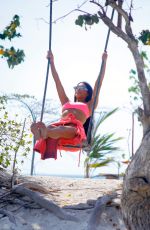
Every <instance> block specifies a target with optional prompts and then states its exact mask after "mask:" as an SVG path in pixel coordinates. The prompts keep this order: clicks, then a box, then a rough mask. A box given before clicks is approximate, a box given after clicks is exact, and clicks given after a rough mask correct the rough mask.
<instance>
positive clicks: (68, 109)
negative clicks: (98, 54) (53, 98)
mask: <svg viewBox="0 0 150 230" xmlns="http://www.w3.org/2000/svg"><path fill="white" fill-rule="evenodd" d="M47 58H49V59H50V66H51V72H52V76H53V79H54V81H55V84H56V89H57V92H58V96H59V99H60V102H61V105H62V116H61V118H60V120H59V121H58V122H56V123H53V124H51V125H49V126H46V125H45V124H44V123H43V122H36V123H33V124H32V125H31V132H32V133H33V135H34V137H35V140H40V139H43V140H45V139H47V138H52V139H57V140H58V143H59V146H63V145H65V144H69V145H78V144H81V142H82V141H84V140H86V134H85V130H84V127H83V124H84V123H85V122H86V120H87V118H89V117H90V116H91V113H92V105H93V102H94V98H95V97H96V103H95V108H96V107H97V105H98V98H99V93H100V87H101V84H102V81H103V78H104V73H105V67H106V59H107V53H106V52H104V53H103V55H102V60H103V63H104V65H103V70H102V76H101V80H100V87H99V89H98V92H96V89H97V83H98V79H97V80H96V82H95V86H94V89H93V90H92V87H91V86H90V85H89V84H88V83H86V82H80V83H78V84H77V86H76V87H74V89H75V94H74V102H71V101H70V100H69V98H68V97H67V95H66V93H65V90H64V87H63V85H62V83H61V81H60V78H59V76H58V73H57V71H56V68H55V64H54V57H53V54H52V52H50V51H48V54H47Z"/></svg>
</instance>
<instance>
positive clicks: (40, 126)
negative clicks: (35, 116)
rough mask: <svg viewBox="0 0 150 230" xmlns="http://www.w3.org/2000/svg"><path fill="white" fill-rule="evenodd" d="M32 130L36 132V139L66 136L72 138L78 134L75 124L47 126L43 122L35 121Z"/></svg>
mask: <svg viewBox="0 0 150 230" xmlns="http://www.w3.org/2000/svg"><path fill="white" fill-rule="evenodd" d="M31 132H32V133H33V134H34V137H35V140H39V139H40V138H43V139H46V138H48V137H51V138H53V139H59V138H61V137H62V138H66V139H71V138H74V137H75V135H76V127H74V126H63V125H60V126H53V125H50V126H48V127H46V126H45V124H44V123H43V122H37V123H33V124H32V125H31Z"/></svg>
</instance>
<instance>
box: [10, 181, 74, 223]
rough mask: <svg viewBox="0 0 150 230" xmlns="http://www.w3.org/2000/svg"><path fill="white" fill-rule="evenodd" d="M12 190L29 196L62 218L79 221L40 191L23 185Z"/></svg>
mask: <svg viewBox="0 0 150 230" xmlns="http://www.w3.org/2000/svg"><path fill="white" fill-rule="evenodd" d="M12 192H14V193H19V194H21V195H25V196H28V197H29V198H30V199H32V200H33V201H34V202H36V203H37V204H38V205H40V206H41V207H42V208H45V209H47V210H48V211H50V212H52V213H54V214H55V215H56V216H57V217H58V218H60V219H63V220H69V221H78V219H77V218H76V217H74V216H72V215H69V214H68V213H66V212H64V210H63V209H62V208H60V207H59V206H58V205H56V204H54V203H53V202H52V201H50V200H47V199H45V198H43V197H42V195H41V194H40V193H38V192H35V191H34V192H33V191H31V190H30V189H28V188H25V187H24V186H22V185H16V186H14V187H13V189H12Z"/></svg>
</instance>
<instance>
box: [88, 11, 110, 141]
mask: <svg viewBox="0 0 150 230" xmlns="http://www.w3.org/2000/svg"><path fill="white" fill-rule="evenodd" d="M113 17H114V9H113V10H112V14H111V20H113ZM109 37H110V28H109V29H108V33H107V37H106V42H105V47H104V52H107V47H108V42H109ZM103 68H104V60H102V63H101V68H100V72H99V76H98V84H97V89H96V97H95V98H94V103H93V107H92V114H91V117H90V121H89V126H88V131H87V142H88V144H90V143H91V132H92V127H93V117H94V108H95V105H96V100H97V95H98V90H99V87H100V82H101V76H102V72H103Z"/></svg>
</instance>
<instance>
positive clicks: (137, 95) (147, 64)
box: [128, 51, 150, 107]
mask: <svg viewBox="0 0 150 230" xmlns="http://www.w3.org/2000/svg"><path fill="white" fill-rule="evenodd" d="M141 57H142V58H143V61H144V70H145V72H146V73H147V74H149V73H150V61H149V58H148V56H147V53H146V52H145V51H142V52H141ZM129 79H130V81H131V82H132V85H131V86H130V87H129V88H128V92H129V94H130V99H131V104H136V103H138V105H137V107H138V106H139V104H141V103H142V95H141V90H140V86H139V81H138V76H137V72H136V71H135V70H134V69H131V70H130V76H129ZM147 80H148V79H147ZM148 86H149V88H150V81H149V80H148Z"/></svg>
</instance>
